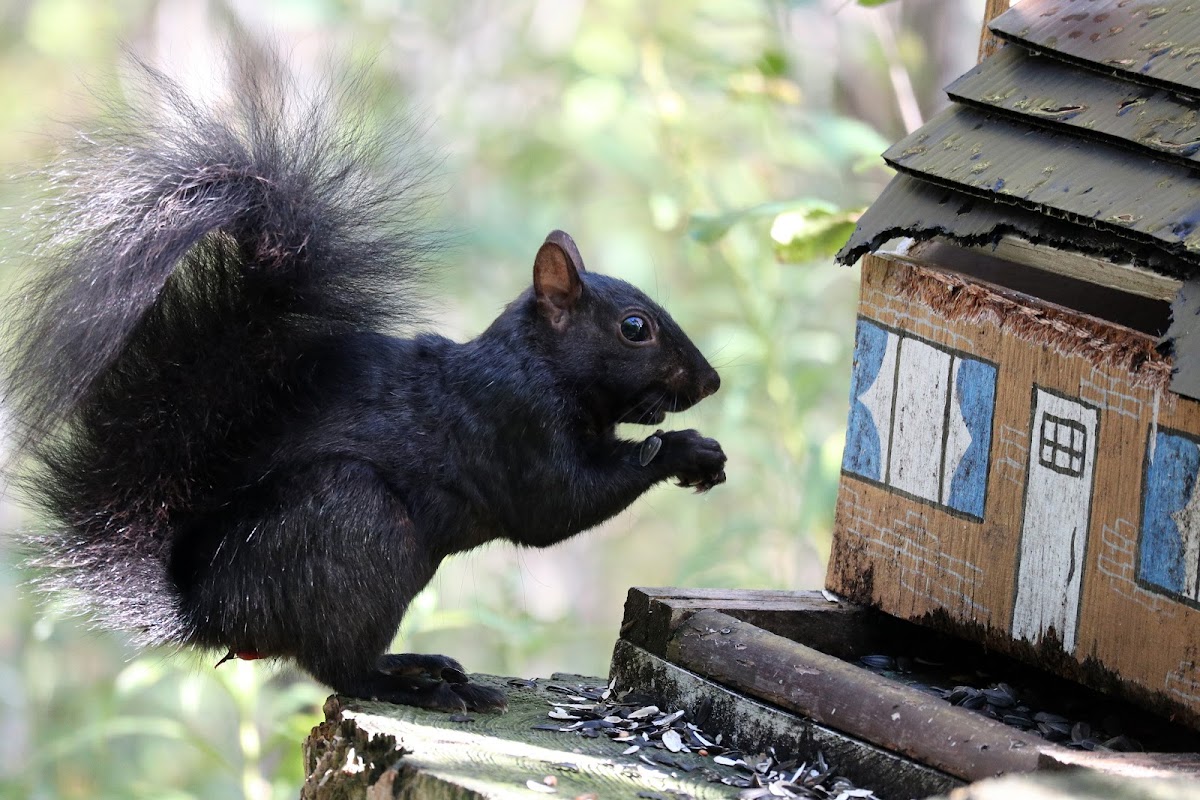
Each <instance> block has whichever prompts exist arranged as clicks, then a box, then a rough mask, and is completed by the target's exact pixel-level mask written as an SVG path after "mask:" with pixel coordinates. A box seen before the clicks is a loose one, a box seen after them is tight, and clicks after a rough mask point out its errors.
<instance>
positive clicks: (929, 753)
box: [667, 611, 1056, 780]
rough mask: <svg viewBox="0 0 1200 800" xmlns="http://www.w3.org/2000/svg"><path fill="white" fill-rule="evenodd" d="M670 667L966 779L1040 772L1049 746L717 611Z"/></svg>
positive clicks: (683, 634)
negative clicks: (693, 673) (683, 669)
mask: <svg viewBox="0 0 1200 800" xmlns="http://www.w3.org/2000/svg"><path fill="white" fill-rule="evenodd" d="M667 658H668V660H670V661H671V662H672V663H674V664H677V665H679V666H681V667H683V668H685V669H688V670H691V671H693V672H695V673H697V674H698V675H701V676H703V677H705V678H708V679H709V680H712V681H714V682H716V683H719V684H722V685H724V686H727V687H729V688H731V689H733V690H735V691H739V692H744V693H746V694H749V695H751V696H752V697H756V698H760V699H762V700H765V701H767V702H769V703H772V704H773V705H776V706H779V707H780V708H783V709H786V710H788V711H791V712H794V713H796V714H799V715H802V716H804V717H807V718H809V719H811V720H813V721H814V722H816V723H819V724H821V725H825V726H828V727H831V728H836V729H837V730H839V731H841V732H843V733H845V734H849V735H851V736H854V737H856V738H859V739H862V740H864V741H867V742H871V743H873V744H875V745H878V746H879V747H882V748H884V749H887V750H891V751H893V752H896V753H900V754H903V755H905V756H908V757H909V758H911V759H913V760H914V761H916V762H918V763H921V764H926V765H928V766H931V767H933V768H935V769H938V770H941V771H943V772H945V773H947V774H949V775H953V776H955V777H958V778H962V779H964V780H979V779H981V778H987V777H993V776H996V775H1000V774H1003V773H1008V772H1031V771H1033V770H1035V769H1036V768H1037V766H1038V758H1039V755H1040V753H1041V752H1042V751H1043V750H1054V749H1056V748H1054V747H1053V746H1052V745H1048V744H1047V743H1046V742H1045V741H1044V740H1042V739H1038V738H1037V737H1034V736H1030V735H1028V734H1025V733H1022V732H1020V731H1018V730H1016V729H1014V728H1011V727H1009V726H1007V725H1004V724H1003V723H1000V722H996V721H993V720H989V719H987V718H985V717H981V716H980V715H978V714H975V713H972V712H970V711H966V710H964V709H960V708H955V707H953V706H950V705H948V704H947V703H945V702H944V701H942V700H941V699H940V698H935V697H933V696H931V695H929V694H927V693H924V692H921V691H918V690H916V689H912V688H910V687H907V686H904V685H902V684H898V683H895V682H894V681H890V680H887V679H886V678H883V677H881V676H878V675H875V674H873V673H871V672H869V671H867V670H864V669H862V668H861V667H858V666H855V665H853V664H849V663H847V662H845V661H842V660H840V659H837V658H834V657H832V656H828V655H825V654H824V653H820V652H818V651H816V650H813V649H812V648H810V647H806V646H804V645H801V644H798V643H796V642H793V641H790V640H788V639H784V638H782V637H780V636H776V635H775V634H772V633H768V632H766V631H763V630H760V629H758V628H755V627H753V626H751V625H747V624H745V623H742V622H740V621H739V620H736V619H734V618H733V617H730V616H728V615H726V614H721V613H719V612H716V611H699V612H696V613H695V614H693V615H692V616H690V617H689V618H688V619H687V621H686V622H684V624H683V625H682V626H681V627H680V628H679V630H678V631H676V633H675V635H674V636H672V638H671V644H670V646H669V647H668V653H667Z"/></svg>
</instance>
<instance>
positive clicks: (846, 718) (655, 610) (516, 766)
mask: <svg viewBox="0 0 1200 800" xmlns="http://www.w3.org/2000/svg"><path fill="white" fill-rule="evenodd" d="M905 645H907V646H913V645H916V646H918V647H922V648H932V649H933V651H935V652H936V651H937V648H941V649H942V650H952V649H953V648H954V647H955V646H956V643H955V642H952V641H949V642H948V641H947V640H945V639H944V638H940V637H939V635H938V634H936V633H933V632H931V631H927V630H923V629H920V628H917V627H916V626H913V625H911V624H910V623H906V622H903V621H900V620H895V619H893V618H890V617H887V616H886V615H882V614H879V613H878V612H875V611H871V610H868V609H864V608H861V607H858V606H855V605H853V604H850V603H845V602H841V601H838V600H837V599H836V598H834V599H830V598H829V597H827V596H825V595H823V594H822V593H819V592H746V591H714V590H676V589H633V590H631V591H630V593H629V597H628V601H627V603H626V617H625V622H624V624H623V626H622V629H621V638H620V640H618V642H617V644H616V647H615V649H614V654H613V663H612V673H611V678H612V680H613V681H615V685H616V689H615V694H616V695H622V694H623V693H624V692H632V693H633V695H634V699H631V700H630V703H637V704H643V703H644V704H651V703H652V704H653V705H655V706H657V707H658V709H660V710H661V711H660V712H659V713H662V714H664V715H668V714H669V712H674V711H682V712H685V713H686V714H687V715H688V716H687V717H685V720H695V721H696V722H697V724H699V725H701V726H702V728H703V731H704V733H705V735H706V736H708V737H709V738H710V739H714V740H715V739H716V737H717V736H720V737H721V738H720V740H719V744H720V745H721V747H722V748H725V751H726V752H728V749H729V748H733V749H734V750H735V751H738V752H735V753H732V754H731V755H733V756H734V758H728V757H726V758H725V759H724V763H722V761H721V760H716V759H714V755H716V754H717V750H718V748H713V750H714V752H712V753H708V752H707V751H705V752H699V751H701V750H703V748H701V747H694V748H693V751H692V752H667V751H666V750H662V749H655V748H654V746H653V740H652V741H651V744H649V745H646V744H645V743H644V742H643V743H642V744H643V747H642V749H641V750H640V752H636V753H626V752H625V751H626V750H627V749H628V745H629V744H630V742H617V741H610V740H609V739H608V738H606V737H605V736H604V735H599V736H596V737H595V738H585V737H584V736H582V735H580V734H579V733H578V732H569V733H564V732H561V731H560V730H559V728H560V727H563V726H567V725H571V724H573V723H570V722H567V721H561V722H556V721H555V720H553V719H551V718H550V717H549V716H548V714H549V712H550V711H551V710H552V709H553V708H554V706H555V705H558V706H560V707H561V706H564V704H565V703H570V702H571V700H570V698H569V697H567V695H566V694H565V693H564V692H568V691H575V689H572V688H568V687H587V688H590V689H591V690H592V691H593V692H594V691H596V687H605V686H607V685H608V680H606V679H603V678H582V677H579V676H572V675H555V676H553V677H552V678H550V679H548V680H538V681H521V680H512V679H504V678H494V677H486V676H475V677H474V678H473V680H477V681H480V682H484V683H489V684H492V685H496V686H500V687H501V688H503V689H505V690H506V691H507V692H508V695H509V700H510V710H509V712H508V713H507V714H503V715H500V714H469V715H448V714H442V713H434V712H426V711H421V710H417V709H412V708H406V707H401V706H393V705H390V704H384V703H369V702H361V701H354V700H347V699H342V698H338V697H332V698H330V700H329V702H328V703H327V704H326V708H325V713H326V721H325V722H324V723H322V724H321V725H319V726H317V727H316V728H315V729H314V730H313V733H312V735H311V736H310V737H309V739H308V741H307V742H306V743H305V758H306V768H307V770H306V771H307V775H308V778H307V780H306V782H305V785H304V788H303V790H302V792H301V797H302V798H304V799H305V800H343V799H346V798H367V800H384V799H385V798H386V799H390V800H394V799H395V798H407V799H409V800H417V799H419V800H460V799H462V798H472V799H477V798H530V797H545V796H558V797H568V798H578V799H580V800H597V799H599V798H603V799H604V800H610V798H630V800H633V799H634V798H638V799H641V798H650V799H653V798H663V799H668V798H669V799H675V800H678V799H681V798H695V800H704V799H706V798H732V797H737V796H738V794H739V791H741V789H740V787H737V786H730V785H726V784H723V783H721V782H720V781H721V780H722V779H726V780H729V781H736V780H738V779H741V780H743V781H744V780H745V779H746V776H747V771H746V769H745V768H738V767H737V766H733V765H731V764H732V762H733V761H734V760H735V759H736V758H737V757H738V754H739V752H740V754H741V755H744V756H745V760H746V761H747V762H752V763H754V762H758V763H761V759H762V758H765V757H766V756H765V755H755V754H770V756H771V758H772V759H774V760H775V761H777V762H778V761H791V760H793V759H794V760H795V761H797V762H805V763H812V762H814V761H818V760H819V761H820V763H823V764H824V763H827V764H828V765H829V766H830V769H829V774H831V775H837V776H843V777H844V778H846V779H848V780H849V781H850V782H851V783H852V784H853V785H854V786H856V787H859V788H862V789H869V790H872V791H874V792H875V794H876V796H878V797H879V798H882V799H883V800H907V798H925V797H932V796H938V797H947V796H948V797H950V798H952V800H991V798H997V797H1025V796H1029V797H1034V796H1037V797H1045V798H1047V799H1048V800H1049V799H1050V798H1053V799H1054V800H1091V799H1092V798H1097V799H1098V798H1101V797H1113V798H1128V799H1129V800H1135V799H1138V800H1140V799H1143V798H1144V799H1145V800H1150V798H1155V800H1157V798H1165V797H1171V798H1180V800H1200V788H1198V787H1200V782H1198V781H1197V780H1196V776H1197V775H1200V759H1198V758H1197V756H1196V754H1195V753H1194V752H1167V753H1117V752H1099V750H1098V751H1097V752H1082V751H1080V750H1077V749H1068V748H1065V747H1060V746H1055V745H1053V744H1050V743H1049V742H1047V741H1045V740H1044V739H1041V738H1039V737H1037V736H1035V735H1034V734H1032V733H1029V732H1023V731H1021V730H1017V729H1016V728H1013V727H1010V726H1007V725H1003V724H1001V723H999V722H997V721H995V720H991V719H988V718H986V717H984V716H982V715H980V714H978V713H976V712H973V711H968V710H965V709H963V708H956V707H953V706H951V705H950V704H949V703H947V702H945V701H943V700H941V699H940V697H938V696H937V695H936V693H931V692H929V691H927V690H924V691H922V690H919V689H918V688H914V687H913V686H910V685H905V684H904V683H903V682H901V681H898V680H894V679H892V678H890V677H886V676H884V675H880V674H876V673H874V672H871V671H870V670H867V669H863V668H862V667H860V666H858V665H856V664H855V663H854V662H855V660H856V659H857V658H858V657H859V656H861V655H863V654H866V653H881V652H887V651H888V650H889V649H892V648H897V647H901V646H905ZM989 658H990V657H989ZM989 663H991V662H989ZM996 668H997V669H998V670H1000V669H1002V668H1003V667H1002V666H1001V665H1000V664H999V663H998V662H997V663H996ZM1054 680H1057V679H1054ZM1102 701H1103V698H1102ZM1104 702H1106V701H1104ZM635 707H636V706H635ZM627 710H628V707H627ZM565 713H583V712H571V711H570V707H569V706H568V707H567V711H566V712H565ZM622 713H625V712H622ZM1143 722H1145V721H1143ZM1149 724H1151V725H1153V726H1157V725H1158V724H1159V723H1158V722H1156V721H1155V720H1153V719H1150V720H1149ZM1162 724H1163V725H1167V723H1162ZM547 727H550V728H551V729H550V730H547V729H546V728H547ZM659 732H660V734H661V730H660V731H659ZM1184 734H1185V735H1186V734H1187V732H1186V731H1185V732H1184ZM1167 740H1168V741H1170V737H1168V739H1167ZM1101 749H1102V748H1101ZM1000 773H1011V774H1010V775H1009V776H1008V777H1007V778H1005V779H1004V781H1003V782H1000V783H995V784H994V783H992V782H990V781H984V782H982V783H972V784H971V785H970V786H965V785H964V784H966V783H967V782H970V781H980V780H981V779H985V778H991V777H992V776H995V775H997V774H1000ZM1021 773H1024V774H1021ZM1006 792H1007V794H1005V793H1006ZM1164 792H1166V793H1165V794H1164ZM847 796H848V797H850V796H853V795H847Z"/></svg>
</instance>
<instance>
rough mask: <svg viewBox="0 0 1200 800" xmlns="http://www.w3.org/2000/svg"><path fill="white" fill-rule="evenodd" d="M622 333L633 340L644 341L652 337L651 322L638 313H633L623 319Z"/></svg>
mask: <svg viewBox="0 0 1200 800" xmlns="http://www.w3.org/2000/svg"><path fill="white" fill-rule="evenodd" d="M621 335H622V336H624V337H625V338H626V339H628V340H629V341H631V342H644V341H646V340H647V339H649V338H650V324H649V323H648V322H646V320H644V319H642V318H641V317H639V316H637V315H636V314H631V315H630V316H628V317H626V318H625V319H623V320H621Z"/></svg>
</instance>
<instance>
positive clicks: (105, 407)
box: [5, 55, 429, 642]
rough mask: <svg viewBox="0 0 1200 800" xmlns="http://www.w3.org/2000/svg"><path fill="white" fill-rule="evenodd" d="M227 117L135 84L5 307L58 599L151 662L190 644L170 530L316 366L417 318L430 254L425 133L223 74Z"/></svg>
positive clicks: (277, 75)
mask: <svg viewBox="0 0 1200 800" xmlns="http://www.w3.org/2000/svg"><path fill="white" fill-rule="evenodd" d="M232 63H233V65H234V68H233V70H232V73H233V74H234V75H235V79H234V80H233V81H232V83H233V84H234V85H235V86H236V87H237V88H236V91H235V92H234V93H233V94H234V97H233V98H232V100H231V101H230V102H229V103H228V104H224V103H221V104H217V103H214V104H209V105H206V104H202V103H199V102H197V101H195V100H193V99H191V98H189V97H188V96H186V94H185V92H184V91H183V90H182V88H181V87H180V86H179V85H178V84H177V83H175V82H174V81H172V80H171V79H169V78H168V77H166V76H165V75H163V74H162V73H161V72H159V71H157V70H155V69H153V68H151V67H148V66H146V65H144V64H140V63H139V64H138V65H137V73H138V75H139V81H138V83H137V88H136V89H135V91H134V94H133V100H132V101H130V102H128V103H122V104H120V105H119V106H115V105H114V107H111V108H109V109H108V111H109V112H110V119H109V120H108V127H106V128H105V129H104V130H102V131H100V132H98V133H95V134H87V135H79V136H77V137H76V138H75V140H74V142H73V145H72V146H71V147H70V148H69V149H68V151H67V152H66V153H65V154H64V155H63V156H62V157H61V158H60V159H59V160H58V161H57V162H56V163H55V165H54V166H53V167H52V168H50V169H49V170H47V171H46V176H47V177H48V183H49V189H50V192H49V197H50V199H49V200H48V201H47V203H46V204H45V206H44V208H43V209H41V210H39V211H37V212H36V213H34V214H33V215H32V218H33V219H34V225H35V230H36V231H38V232H40V234H41V237H42V238H41V241H40V243H39V245H38V246H37V247H36V248H35V250H34V254H33V256H32V258H33V260H34V261H35V262H36V266H37V269H36V270H35V274H34V277H33V278H32V279H31V280H30V282H29V283H28V284H26V286H25V287H24V290H23V293H21V294H18V295H17V296H16V297H14V298H12V299H11V300H10V301H9V303H8V306H9V309H10V312H9V317H10V318H9V319H8V320H7V322H8V323H9V326H10V330H9V332H8V333H9V337H10V340H11V341H12V342H13V344H12V346H11V350H10V352H9V353H8V354H7V355H8V359H7V361H8V369H7V376H6V377H7V381H6V386H5V399H6V402H7V403H8V405H9V411H10V413H11V416H12V417H13V420H14V421H15V426H14V432H15V445H16V451H17V456H18V464H19V465H20V466H19V467H18V468H17V469H18V471H19V474H20V476H21V477H20V484H21V486H22V488H24V490H25V491H26V492H27V494H28V495H29V497H30V499H31V500H32V501H33V502H34V503H35V504H36V505H38V506H40V507H41V509H42V510H43V511H44V512H45V513H46V514H47V515H48V516H49V517H50V519H51V520H52V524H53V530H52V531H51V532H50V533H48V534H45V535H43V536H40V537H38V538H37V539H36V540H35V541H33V542H32V544H31V546H32V548H33V549H34V562H35V563H36V564H38V565H40V566H42V567H44V568H45V569H46V575H47V576H48V577H47V578H46V582H47V584H48V585H49V586H50V587H54V588H58V587H70V588H72V589H76V590H80V591H81V592H82V597H83V599H84V600H85V601H86V603H87V605H88V606H90V607H91V609H92V610H93V611H94V612H95V615H96V618H97V620H98V621H99V622H100V623H101V624H103V625H106V626H113V627H120V628H124V629H131V630H135V631H139V632H140V633H141V636H140V637H139V638H140V639H141V641H143V642H163V641H177V640H182V639H186V638H187V636H188V631H186V630H182V629H181V625H182V624H183V623H182V622H181V621H180V619H181V617H180V615H178V614H174V613H172V611H171V609H172V608H173V606H174V602H173V595H172V591H171V588H170V582H169V579H168V576H167V570H166V555H167V550H168V548H169V545H170V541H171V536H172V530H173V528H175V527H176V526H177V525H179V524H180V521H181V520H186V519H188V518H189V515H191V516H193V517H194V515H196V514H197V512H198V509H200V508H202V507H203V506H204V505H205V504H206V503H209V504H211V503H216V502H220V497H219V494H220V491H221V487H222V486H226V487H227V486H228V485H229V481H230V480H231V479H232V478H231V476H232V474H233V469H234V465H236V464H238V463H242V462H243V461H244V459H245V457H246V456H247V455H249V454H251V453H255V452H261V451H262V450H263V449H264V447H267V448H269V445H270V440H269V437H270V436H271V435H272V431H277V430H278V425H279V424H281V423H280V419H281V417H286V414H287V409H288V408H289V407H294V404H296V403H298V402H302V401H303V400H302V395H303V387H302V386H301V384H302V383H303V381H304V370H305V369H306V364H307V363H308V361H309V360H310V359H309V358H306V356H310V355H311V354H312V353H313V352H314V349H319V348H321V347H322V346H323V344H324V343H325V342H328V341H330V340H331V339H333V338H335V337H340V336H342V335H344V334H346V333H349V332H353V331H362V330H377V329H383V328H386V327H390V326H392V325H394V324H396V323H398V322H406V321H408V320H406V315H407V314H408V313H411V312H412V310H413V309H414V302H413V289H414V287H413V285H412V284H413V282H414V281H415V280H416V279H417V278H418V277H419V267H418V265H419V264H421V263H423V262H424V256H425V253H426V250H427V248H428V244H429V243H428V240H427V239H426V238H424V237H422V236H421V235H420V234H419V233H417V232H416V230H417V229H416V227H414V225H413V224H412V222H413V217H414V215H415V214H416V210H415V209H416V206H415V202H416V201H417V200H418V199H419V194H418V192H419V179H420V178H421V177H423V176H422V175H421V173H422V172H423V170H422V169H420V168H419V165H418V166H417V167H414V161H413V158H412V154H411V153H410V152H397V151H396V147H397V146H401V147H405V146H407V147H405V149H411V144H412V142H411V139H412V137H411V135H406V134H405V133H404V131H396V130H384V129H383V128H382V127H381V126H376V127H374V128H372V121H373V120H378V115H376V114H373V113H370V112H372V111H373V109H372V108H371V107H370V106H371V104H370V103H369V102H368V101H365V100H363V99H362V98H361V97H360V96H359V94H357V93H356V92H357V90H356V89H353V88H352V89H351V90H348V91H346V90H343V91H330V90H328V89H325V90H322V91H320V92H318V93H307V94H306V93H304V92H301V91H300V90H299V87H298V86H297V85H296V84H295V82H294V81H293V80H291V79H290V78H289V77H288V75H287V71H286V70H285V69H284V68H283V66H282V65H281V64H280V63H279V61H278V60H277V59H275V58H274V57H269V56H262V55H257V56H246V55H242V56H238V57H236V58H234V59H232Z"/></svg>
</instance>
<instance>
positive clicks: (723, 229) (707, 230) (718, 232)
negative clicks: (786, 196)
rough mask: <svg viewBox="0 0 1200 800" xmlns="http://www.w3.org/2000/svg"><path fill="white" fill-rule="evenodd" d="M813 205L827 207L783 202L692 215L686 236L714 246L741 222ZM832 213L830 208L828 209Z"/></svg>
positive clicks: (773, 216) (774, 215)
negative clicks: (723, 212) (721, 212)
mask: <svg viewBox="0 0 1200 800" xmlns="http://www.w3.org/2000/svg"><path fill="white" fill-rule="evenodd" d="M814 205H821V206H824V205H827V204H825V203H824V201H822V200H785V201H782V202H775V203H762V204H760V205H757V206H753V207H751V208H744V209H741V210H739V211H730V212H728V213H725V214H699V213H698V214H693V215H692V218H691V219H690V220H688V236H690V237H692V238H693V239H695V240H696V241H698V242H700V243H701V244H714V243H716V242H718V241H720V240H721V239H722V238H724V236H725V234H727V233H729V230H730V228H732V227H733V226H734V225H738V224H740V223H742V222H749V221H753V220H760V219H765V218H768V217H770V218H775V217H778V216H779V215H780V214H783V213H786V212H788V211H792V210H804V209H808V208H811V207H813V206H814ZM830 210H831V211H832V207H830Z"/></svg>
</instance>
